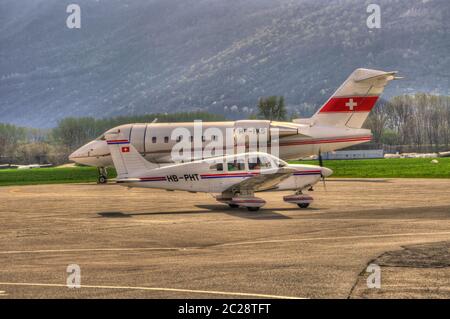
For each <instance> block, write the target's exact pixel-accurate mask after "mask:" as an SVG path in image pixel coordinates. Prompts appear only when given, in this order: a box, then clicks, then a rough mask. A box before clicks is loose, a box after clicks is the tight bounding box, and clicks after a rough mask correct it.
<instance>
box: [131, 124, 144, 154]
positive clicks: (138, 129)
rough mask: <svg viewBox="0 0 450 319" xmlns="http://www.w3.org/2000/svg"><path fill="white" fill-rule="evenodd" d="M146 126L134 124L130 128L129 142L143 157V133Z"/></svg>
mask: <svg viewBox="0 0 450 319" xmlns="http://www.w3.org/2000/svg"><path fill="white" fill-rule="evenodd" d="M146 130H147V124H134V125H133V126H132V127H131V134H130V142H131V144H133V146H134V147H135V148H136V149H137V151H138V152H139V153H141V154H143V155H145V131H146Z"/></svg>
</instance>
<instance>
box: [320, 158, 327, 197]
mask: <svg viewBox="0 0 450 319" xmlns="http://www.w3.org/2000/svg"><path fill="white" fill-rule="evenodd" d="M318 159H319V166H320V167H323V158H322V152H321V151H320V149H319V154H318ZM320 177H321V179H322V182H323V188H324V189H325V191H326V190H327V184H326V183H325V176H323V173H322V171H320Z"/></svg>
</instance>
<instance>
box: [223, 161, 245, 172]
mask: <svg viewBox="0 0 450 319" xmlns="http://www.w3.org/2000/svg"><path fill="white" fill-rule="evenodd" d="M227 167H228V171H229V172H233V171H243V170H245V163H243V162H238V161H233V162H228V163H227Z"/></svg>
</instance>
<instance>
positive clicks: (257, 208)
mask: <svg viewBox="0 0 450 319" xmlns="http://www.w3.org/2000/svg"><path fill="white" fill-rule="evenodd" d="M247 209H248V210H249V211H250V212H257V211H258V210H259V207H247Z"/></svg>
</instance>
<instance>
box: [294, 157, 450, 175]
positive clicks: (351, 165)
mask: <svg viewBox="0 0 450 319" xmlns="http://www.w3.org/2000/svg"><path fill="white" fill-rule="evenodd" d="M431 160H432V159H430V158H390V159H364V160H324V164H323V165H324V166H326V167H328V168H331V169H332V170H333V172H334V173H333V175H332V176H331V177H349V178H350V177H352V178H450V158H438V159H437V160H438V161H439V163H438V164H433V163H431ZM291 163H295V164H302V163H303V164H313V165H318V161H295V162H291Z"/></svg>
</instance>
